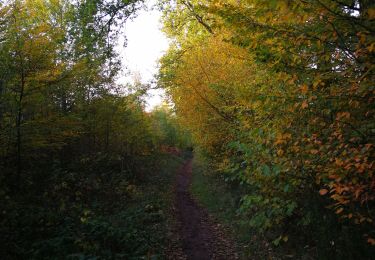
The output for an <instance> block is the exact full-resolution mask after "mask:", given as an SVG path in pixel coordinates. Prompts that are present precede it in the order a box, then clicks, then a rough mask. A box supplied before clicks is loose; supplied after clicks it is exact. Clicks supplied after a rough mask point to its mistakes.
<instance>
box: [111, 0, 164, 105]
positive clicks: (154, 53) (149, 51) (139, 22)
mask: <svg viewBox="0 0 375 260" xmlns="http://www.w3.org/2000/svg"><path fill="white" fill-rule="evenodd" d="M156 4H157V2H156V1H155V0H149V1H146V2H145V8H144V9H142V10H140V11H139V12H138V14H137V15H136V17H134V18H131V19H130V20H128V21H127V22H126V24H125V28H124V30H123V32H122V33H121V35H120V37H119V41H118V44H117V47H116V50H117V51H118V52H119V54H120V56H121V61H122V65H123V66H124V67H125V69H124V70H123V71H122V73H121V74H120V76H119V78H118V80H117V82H118V83H119V84H133V85H134V84H135V85H136V84H142V85H148V86H149V89H148V91H147V95H146V96H145V102H146V110H147V111H151V110H152V109H153V108H155V107H156V106H159V105H161V104H162V102H163V100H164V98H165V92H164V90H162V89H159V88H157V85H156V82H155V74H156V73H157V71H158V59H159V58H160V57H161V56H162V55H163V54H164V53H165V51H166V50H167V48H168V45H169V42H168V39H167V37H166V36H165V35H164V33H162V31H161V26H162V25H161V23H160V18H161V12H160V11H159V10H158V8H157V6H156ZM125 91H132V90H129V89H127V90H125Z"/></svg>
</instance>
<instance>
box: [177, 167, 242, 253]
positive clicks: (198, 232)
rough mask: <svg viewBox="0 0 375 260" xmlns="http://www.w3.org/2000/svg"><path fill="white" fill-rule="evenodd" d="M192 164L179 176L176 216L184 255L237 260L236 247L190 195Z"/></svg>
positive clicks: (182, 169) (182, 168) (181, 171)
mask: <svg viewBox="0 0 375 260" xmlns="http://www.w3.org/2000/svg"><path fill="white" fill-rule="evenodd" d="M191 178H192V160H188V161H186V162H185V164H184V165H183V166H182V167H181V169H180V170H179V171H178V173H177V178H176V200H175V214H176V216H175V217H176V220H177V225H178V227H177V230H178V233H179V237H180V240H181V246H182V251H183V253H184V255H185V257H184V258H185V259H188V260H201V259H202V260H209V259H223V260H224V259H225V260H231V259H238V257H237V255H236V250H235V246H234V243H233V242H232V241H230V239H228V236H226V234H225V232H224V230H222V228H221V227H220V225H218V224H216V223H214V221H213V220H212V219H211V218H210V217H209V215H208V213H207V212H206V210H205V209H204V208H202V207H200V206H199V205H198V204H197V202H196V201H195V200H194V198H193V197H192V195H191V193H190V184H191Z"/></svg>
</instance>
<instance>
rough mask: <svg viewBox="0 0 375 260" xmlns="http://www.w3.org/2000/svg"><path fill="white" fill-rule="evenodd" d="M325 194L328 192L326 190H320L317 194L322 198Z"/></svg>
mask: <svg viewBox="0 0 375 260" xmlns="http://www.w3.org/2000/svg"><path fill="white" fill-rule="evenodd" d="M327 193H328V190H327V189H321V190H320V191H319V194H320V195H322V196H324V195H326V194H327Z"/></svg>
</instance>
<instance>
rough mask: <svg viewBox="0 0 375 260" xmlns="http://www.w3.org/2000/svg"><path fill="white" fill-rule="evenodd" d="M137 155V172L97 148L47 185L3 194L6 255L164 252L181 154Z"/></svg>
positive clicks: (118, 256) (62, 256)
mask: <svg viewBox="0 0 375 260" xmlns="http://www.w3.org/2000/svg"><path fill="white" fill-rule="evenodd" d="M138 160H139V162H142V165H143V166H142V167H143V170H142V171H141V172H137V174H138V177H137V178H129V174H128V173H126V172H121V171H120V169H119V168H118V164H117V163H116V161H113V160H111V158H108V157H100V156H98V157H95V158H92V159H90V160H87V161H86V162H85V163H81V164H79V165H74V167H73V169H70V170H68V169H66V170H58V169H55V170H54V171H55V172H54V175H52V176H53V177H52V178H51V179H46V180H45V181H46V183H48V184H47V185H44V186H43V187H42V186H39V188H38V189H35V187H33V186H30V187H28V188H27V189H26V190H25V191H24V192H23V193H21V194H13V195H12V196H7V197H6V198H3V197H2V198H1V211H2V221H1V225H0V232H1V234H2V236H1V243H0V244H1V246H0V254H1V258H2V259H87V258H90V259H97V258H101V259H140V258H142V257H144V258H147V259H149V258H150V257H153V259H162V257H163V254H164V250H165V247H166V243H167V240H166V239H167V238H166V233H167V232H166V230H167V227H166V220H167V213H168V210H169V207H170V206H171V205H172V202H171V200H172V196H171V194H172V191H173V189H172V183H173V180H174V178H173V176H174V173H175V172H176V169H177V167H178V166H179V165H180V163H181V162H182V159H181V158H179V157H176V156H173V155H170V154H164V155H163V154H160V155H155V156H154V157H152V158H150V157H148V158H144V159H143V160H142V159H141V158H138ZM72 166H73V165H72ZM141 173H142V176H141V177H140V176H139V174H141ZM39 185H40V184H39Z"/></svg>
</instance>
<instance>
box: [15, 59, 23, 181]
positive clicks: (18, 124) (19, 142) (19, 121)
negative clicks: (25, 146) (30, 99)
mask: <svg viewBox="0 0 375 260" xmlns="http://www.w3.org/2000/svg"><path fill="white" fill-rule="evenodd" d="M24 91H25V73H24V68H23V62H22V57H21V82H20V93H19V99H18V111H17V121H16V129H17V180H16V182H17V184H18V183H19V180H20V177H21V173H22V155H21V153H22V131H21V124H22V100H23V97H24Z"/></svg>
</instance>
